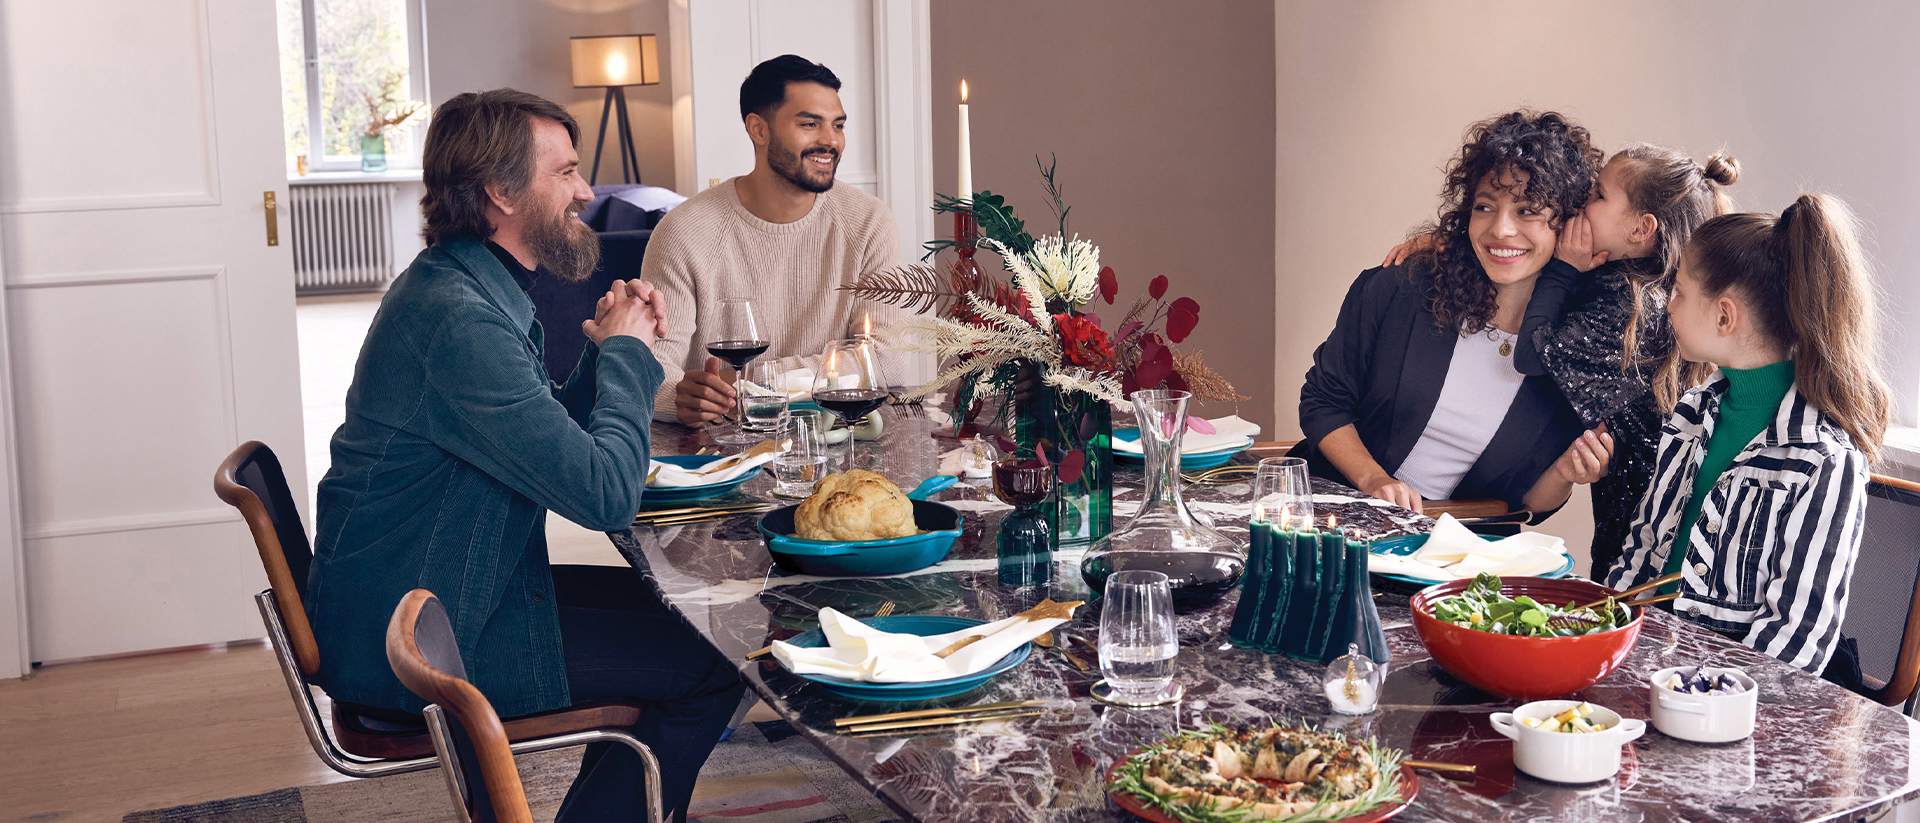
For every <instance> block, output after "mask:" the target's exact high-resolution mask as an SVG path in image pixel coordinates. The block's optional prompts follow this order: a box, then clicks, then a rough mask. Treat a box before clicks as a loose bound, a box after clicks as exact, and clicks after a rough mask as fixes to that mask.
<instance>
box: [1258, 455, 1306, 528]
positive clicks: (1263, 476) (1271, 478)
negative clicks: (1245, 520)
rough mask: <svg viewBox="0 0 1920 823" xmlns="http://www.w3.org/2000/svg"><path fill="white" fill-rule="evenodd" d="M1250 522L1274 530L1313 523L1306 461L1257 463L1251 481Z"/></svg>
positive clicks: (1288, 459)
mask: <svg viewBox="0 0 1920 823" xmlns="http://www.w3.org/2000/svg"><path fill="white" fill-rule="evenodd" d="M1252 521H1253V522H1256V523H1259V522H1265V523H1271V524H1273V525H1275V526H1279V525H1281V524H1292V523H1311V522H1313V485H1312V481H1310V480H1308V479H1307V461H1305V460H1303V459H1301V458H1298V457H1269V458H1266V459H1264V460H1261V461H1260V465H1259V467H1258V468H1257V469H1255V474H1254V477H1253V517H1252Z"/></svg>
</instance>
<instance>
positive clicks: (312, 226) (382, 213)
mask: <svg viewBox="0 0 1920 823" xmlns="http://www.w3.org/2000/svg"><path fill="white" fill-rule="evenodd" d="M288 189H289V191H288V199H290V200H291V201H292V202H291V203H290V204H289V207H290V208H291V212H290V214H289V216H290V217H291V218H292V221H293V275H294V286H295V291H297V292H298V293H300V294H321V293H325V292H342V291H368V290H377V289H381V288H385V287H386V284H387V281H389V280H392V279H393V277H394V275H395V274H396V273H397V272H398V268H399V266H398V263H397V262H396V261H395V260H394V256H393V197H394V185H393V184H392V183H323V184H303V185H297V186H289V187H288Z"/></svg>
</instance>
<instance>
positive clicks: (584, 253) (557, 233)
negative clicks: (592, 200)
mask: <svg viewBox="0 0 1920 823" xmlns="http://www.w3.org/2000/svg"><path fill="white" fill-rule="evenodd" d="M577 213H579V212H578V209H575V208H573V207H571V206H569V207H568V208H567V209H566V210H565V211H562V212H561V213H560V215H559V217H557V218H555V219H553V220H542V221H538V222H535V223H534V224H532V225H530V226H528V227H527V233H526V236H525V239H526V242H527V247H528V248H530V249H532V250H533V254H534V256H535V257H538V258H540V266H541V267H542V268H544V269H546V270H547V273H549V274H551V275H553V276H555V277H558V278H560V279H561V280H565V281H567V282H569V283H578V282H580V281H582V280H585V279H587V278H588V277H592V276H593V270H594V269H595V268H597V267H598V266H599V265H600V238H599V237H598V236H596V235H595V234H594V232H593V229H591V228H589V227H588V226H587V224H585V223H582V222H580V221H579V220H577V219H575V218H574V215H575V214H577Z"/></svg>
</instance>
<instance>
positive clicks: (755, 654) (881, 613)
mask: <svg viewBox="0 0 1920 823" xmlns="http://www.w3.org/2000/svg"><path fill="white" fill-rule="evenodd" d="M891 614H893V601H891V600H889V601H887V602H885V603H882V604H880V608H878V609H876V610H874V612H873V616H874V617H886V616H888V615H891ZM769 654H773V647H772V646H765V647H762V648H759V649H755V650H753V651H750V652H747V659H748V660H759V659H760V658H762V657H766V656H767V655H769Z"/></svg>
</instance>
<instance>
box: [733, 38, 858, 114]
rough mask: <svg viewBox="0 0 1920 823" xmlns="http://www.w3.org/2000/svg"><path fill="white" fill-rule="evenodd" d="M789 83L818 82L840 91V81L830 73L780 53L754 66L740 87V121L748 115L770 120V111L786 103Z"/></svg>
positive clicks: (805, 61)
mask: <svg viewBox="0 0 1920 823" xmlns="http://www.w3.org/2000/svg"><path fill="white" fill-rule="evenodd" d="M788 83H819V84H820V85H822V86H826V87H827V88H830V89H833V90H834V91H839V90H840V78H839V77H836V76H834V73H833V70H832V69H829V68H827V67H826V66H822V65H820V64H819V63H815V62H813V61H812V60H808V59H807V58H805V57H801V56H800V55H797V54H782V55H780V56H779V57H775V58H773V59H772V60H768V61H766V62H764V63H761V64H760V65H758V66H754V67H753V71H752V72H751V73H750V74H748V75H747V80H746V82H744V83H741V84H740V119H742V120H745V119H747V115H749V114H757V115H760V117H761V118H762V119H771V116H772V114H773V110H774V109H777V108H780V104H781V103H785V102H787V84H788Z"/></svg>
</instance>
